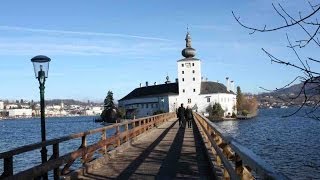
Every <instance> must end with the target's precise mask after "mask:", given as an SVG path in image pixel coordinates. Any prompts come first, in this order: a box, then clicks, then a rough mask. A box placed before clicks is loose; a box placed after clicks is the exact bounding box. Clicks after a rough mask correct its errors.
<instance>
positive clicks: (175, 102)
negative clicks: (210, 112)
mask: <svg viewBox="0 0 320 180" xmlns="http://www.w3.org/2000/svg"><path fill="white" fill-rule="evenodd" d="M185 41H186V47H185V48H184V49H183V50H182V56H183V57H184V58H183V59H180V60H178V61H177V66H178V68H177V69H178V78H177V79H176V81H175V82H173V83H172V82H170V81H169V77H167V81H166V82H165V83H164V84H159V85H156V84H154V85H149V84H148V82H146V85H145V86H144V87H141V84H140V87H139V88H136V89H134V90H133V91H132V92H130V93H129V94H128V95H126V96H125V97H123V98H122V99H120V100H119V107H123V108H124V109H125V110H126V115H127V116H129V117H133V116H135V117H143V116H149V115H153V113H154V112H156V111H159V110H161V111H165V112H174V111H176V109H177V108H178V107H179V106H180V104H181V103H183V104H184V106H185V107H187V106H189V107H190V108H192V109H193V110H194V111H197V112H200V113H205V112H206V108H207V107H208V106H209V105H212V104H214V103H220V105H221V107H222V109H223V110H224V111H225V116H227V115H231V114H232V113H233V112H234V113H236V95H235V93H234V92H233V88H234V87H233V86H234V84H233V81H229V78H227V83H226V85H223V84H221V83H218V82H212V81H207V80H204V79H203V78H202V75H201V61H200V59H197V58H195V55H196V50H195V49H194V48H192V46H191V36H190V33H189V32H187V35H186V38H185Z"/></svg>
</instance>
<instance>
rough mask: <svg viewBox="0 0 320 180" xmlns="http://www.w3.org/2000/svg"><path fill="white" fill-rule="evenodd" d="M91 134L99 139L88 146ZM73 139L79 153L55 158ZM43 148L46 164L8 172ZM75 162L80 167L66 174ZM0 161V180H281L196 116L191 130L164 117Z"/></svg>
mask: <svg viewBox="0 0 320 180" xmlns="http://www.w3.org/2000/svg"><path fill="white" fill-rule="evenodd" d="M94 134H101V138H99V140H97V141H96V142H94V143H93V144H90V145H88V144H87V138H88V137H89V136H93V135H94ZM110 134H111V135H110ZM75 139H79V147H78V148H76V149H73V150H71V149H70V152H69V153H67V154H60V148H61V147H59V146H60V145H62V143H63V144H65V143H66V142H68V141H71V140H75ZM44 146H46V147H47V148H52V153H51V157H49V160H48V161H47V162H46V163H43V164H40V165H37V166H34V167H32V168H29V169H26V170H23V171H21V172H16V171H15V170H14V156H17V155H19V154H22V153H29V152H31V151H34V150H37V149H41V148H42V147H44ZM39 153H40V152H39ZM96 154H99V155H100V156H99V158H94V157H95V155H96ZM79 159H80V160H81V164H80V165H81V167H80V168H77V169H71V167H72V164H74V162H75V161H77V160H79ZM0 160H3V164H4V166H3V169H4V170H3V173H2V175H1V178H0V179H40V178H41V177H42V178H43V179H47V175H48V174H49V179H256V178H258V179H287V178H286V177H285V176H283V175H281V174H279V173H276V172H275V170H274V169H273V168H272V167H271V166H269V165H268V164H266V163H265V162H264V161H263V160H261V159H260V158H259V157H258V156H256V155H255V154H254V153H252V152H251V151H250V150H248V149H247V148H245V147H243V146H242V145H240V144H239V143H237V142H236V141H235V140H233V139H232V138H230V137H225V136H223V135H222V134H221V131H220V130H219V128H217V127H216V126H215V125H214V124H212V123H211V122H210V121H209V120H208V119H206V118H205V117H203V116H202V115H200V114H196V113H195V120H194V122H193V124H192V128H187V127H186V128H182V127H179V125H178V122H177V119H176V116H175V114H174V113H166V114H161V115H156V116H151V117H146V118H141V119H136V120H133V121H126V122H123V123H118V124H114V125H111V126H106V127H102V128H98V129H94V130H90V131H87V132H82V133H78V134H73V135H70V136H65V137H61V138H57V139H52V140H48V141H45V142H41V143H37V144H31V145H27V146H23V147H19V148H17V149H14V150H11V151H7V152H3V153H0Z"/></svg>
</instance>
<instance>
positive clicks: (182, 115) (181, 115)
mask: <svg viewBox="0 0 320 180" xmlns="http://www.w3.org/2000/svg"><path fill="white" fill-rule="evenodd" d="M177 117H178V119H179V126H180V127H184V122H185V109H184V107H183V104H181V106H180V107H179V108H178V112H177Z"/></svg>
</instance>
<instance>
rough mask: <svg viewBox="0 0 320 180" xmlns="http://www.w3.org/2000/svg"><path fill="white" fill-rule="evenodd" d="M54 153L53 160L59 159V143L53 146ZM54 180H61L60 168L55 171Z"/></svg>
mask: <svg viewBox="0 0 320 180" xmlns="http://www.w3.org/2000/svg"><path fill="white" fill-rule="evenodd" d="M52 153H53V155H52V156H53V159H58V158H59V143H57V144H54V145H53V146H52ZM53 179H54V180H59V179H60V168H59V167H57V168H55V169H54V170H53Z"/></svg>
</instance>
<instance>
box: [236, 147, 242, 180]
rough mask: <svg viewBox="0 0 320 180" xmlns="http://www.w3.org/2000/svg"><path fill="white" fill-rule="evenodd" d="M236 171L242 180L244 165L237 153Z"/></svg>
mask: <svg viewBox="0 0 320 180" xmlns="http://www.w3.org/2000/svg"><path fill="white" fill-rule="evenodd" d="M235 169H236V173H237V174H238V175H239V177H240V178H241V179H242V177H243V164H242V159H241V157H240V156H239V155H238V154H237V153H235Z"/></svg>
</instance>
